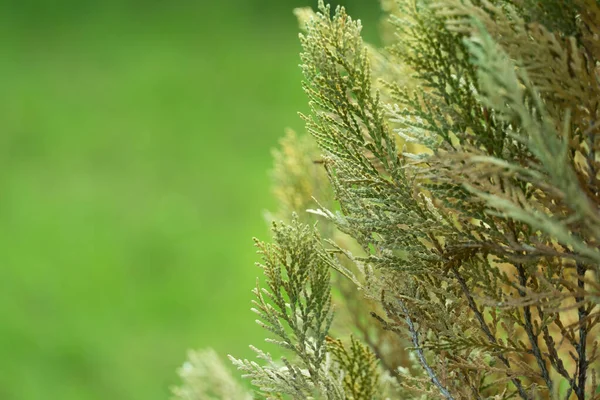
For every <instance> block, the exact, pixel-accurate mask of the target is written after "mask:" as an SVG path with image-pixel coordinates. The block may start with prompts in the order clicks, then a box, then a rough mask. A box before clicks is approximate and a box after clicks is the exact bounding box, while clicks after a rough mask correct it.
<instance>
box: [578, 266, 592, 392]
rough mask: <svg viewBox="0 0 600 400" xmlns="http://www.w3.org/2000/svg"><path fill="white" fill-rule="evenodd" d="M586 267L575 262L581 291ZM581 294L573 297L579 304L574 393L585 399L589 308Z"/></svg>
mask: <svg viewBox="0 0 600 400" xmlns="http://www.w3.org/2000/svg"><path fill="white" fill-rule="evenodd" d="M586 270H587V268H586V266H585V265H584V264H582V263H577V286H578V288H579V289H580V290H581V291H582V292H583V290H584V289H585V288H584V286H585V283H584V281H583V278H584V276H585V272H586ZM583 300H584V298H583V296H581V295H579V296H576V297H575V301H576V302H577V303H580V304H581V305H580V306H579V308H577V312H578V317H579V344H578V345H577V346H576V350H577V372H578V374H577V381H578V384H577V388H576V389H575V395H576V396H577V398H578V399H579V400H584V399H585V381H586V379H587V368H588V359H587V354H586V342H587V334H588V331H587V325H588V324H587V321H586V319H587V316H588V314H589V310H588V309H587V307H586V304H585V303H583Z"/></svg>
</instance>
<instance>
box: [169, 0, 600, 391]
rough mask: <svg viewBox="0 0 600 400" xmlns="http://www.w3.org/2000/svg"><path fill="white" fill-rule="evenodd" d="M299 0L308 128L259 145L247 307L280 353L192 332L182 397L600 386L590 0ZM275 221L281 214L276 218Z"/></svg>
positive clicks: (599, 217) (599, 227) (596, 34)
mask: <svg viewBox="0 0 600 400" xmlns="http://www.w3.org/2000/svg"><path fill="white" fill-rule="evenodd" d="M382 4H383V7H384V10H385V11H386V13H387V14H388V17H387V18H386V21H385V22H384V23H383V24H382V40H383V42H384V46H383V48H375V47H373V46H370V45H368V44H366V43H364V42H363V40H362V39H361V36H360V34H361V23H360V21H357V20H353V19H352V18H351V17H350V16H348V15H347V14H346V12H345V10H344V9H343V8H339V7H338V8H336V9H335V11H333V12H332V10H331V8H330V7H329V6H325V5H323V3H321V4H320V5H319V9H318V11H317V12H313V11H312V10H310V9H302V10H297V15H298V17H299V19H300V21H301V25H302V29H303V33H302V34H301V35H300V40H301V43H302V48H303V52H302V54H301V59H302V71H303V74H304V83H303V87H304V90H305V92H306V94H307V96H308V99H309V104H310V108H311V113H310V114H309V115H303V116H302V118H303V119H304V121H305V122H306V130H307V132H308V133H309V135H305V136H298V135H296V134H294V133H293V132H290V133H288V134H287V136H286V137H285V138H284V139H283V140H282V142H281V148H280V149H279V150H277V151H275V153H274V158H275V168H274V173H273V177H274V183H275V190H274V192H275V195H276V196H277V198H278V200H279V204H280V206H279V209H278V210H277V211H275V212H274V213H273V214H272V215H271V216H270V218H271V219H272V220H273V221H276V222H274V223H273V239H272V241H271V242H269V243H267V242H263V241H259V240H257V241H256V246H257V248H258V252H259V254H260V256H261V262H260V263H259V266H260V267H261V269H262V271H263V273H264V283H258V284H257V286H256V288H255V289H254V295H255V297H256V298H255V300H254V306H253V311H254V312H255V313H256V314H257V315H258V320H257V322H258V324H260V325H261V326H262V327H264V328H265V329H266V331H268V335H269V338H268V339H267V341H268V342H271V343H274V344H276V345H278V346H280V347H281V348H282V349H283V350H284V353H285V354H286V355H285V357H283V358H281V359H273V358H272V357H271V356H270V355H269V354H268V353H266V352H264V351H263V350H260V349H259V348H255V347H253V349H254V351H255V352H256V357H257V360H255V361H251V360H241V359H237V358H235V357H231V356H230V360H231V361H232V362H233V365H234V366H235V367H237V369H239V370H241V371H242V373H243V374H244V377H246V378H248V379H249V380H250V382H251V384H252V386H253V392H250V389H247V387H248V386H244V385H241V384H240V383H237V382H235V380H234V379H233V378H232V375H231V372H230V371H229V370H228V369H227V367H225V366H224V365H223V364H222V361H219V360H218V358H217V356H216V355H215V354H214V352H210V351H208V352H206V351H205V352H198V353H191V356H190V360H189V361H188V362H187V363H186V364H185V365H184V367H183V368H182V369H181V371H180V373H181V376H182V378H183V384H182V385H181V387H179V388H177V389H175V394H176V396H177V397H178V398H180V399H188V400H199V399H245V398H248V399H249V398H253V397H254V398H267V399H310V398H314V399H332V400H333V399H336V400H337V399H456V400H458V399H550V398H552V399H554V398H556V399H579V400H583V399H600V389H599V387H598V372H599V362H598V331H599V330H598V323H599V322H600V307H599V304H600V281H599V272H600V271H599V265H600V251H599V249H598V245H599V240H600V212H599V208H598V207H599V205H600V175H599V170H600V155H599V153H597V152H596V150H597V149H600V132H599V130H598V114H599V113H600V110H599V102H600V81H599V78H600V75H599V74H600V69H599V68H600V64H599V61H600V5H599V3H598V2H597V0H535V1H534V0H398V1H383V3H382ZM279 221H284V222H279Z"/></svg>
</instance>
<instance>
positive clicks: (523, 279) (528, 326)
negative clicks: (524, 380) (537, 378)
mask: <svg viewBox="0 0 600 400" xmlns="http://www.w3.org/2000/svg"><path fill="white" fill-rule="evenodd" d="M517 271H518V272H519V284H520V285H521V286H523V287H525V286H526V285H527V276H526V275H525V268H524V267H523V265H522V264H517ZM517 290H518V291H519V295H520V296H521V297H524V296H525V292H524V291H523V290H522V289H520V288H518V289H517ZM523 314H524V317H525V323H524V328H525V332H527V337H528V338H529V342H530V343H531V350H532V352H533V355H534V356H535V360H536V361H537V364H538V366H539V367H540V371H541V373H542V378H543V379H544V381H545V382H546V386H547V387H548V391H549V392H550V393H552V379H550V374H549V373H548V367H547V366H546V360H545V359H544V356H543V355H542V351H541V350H540V346H539V343H538V335H536V334H535V332H533V323H532V317H531V308H530V307H529V306H525V307H523Z"/></svg>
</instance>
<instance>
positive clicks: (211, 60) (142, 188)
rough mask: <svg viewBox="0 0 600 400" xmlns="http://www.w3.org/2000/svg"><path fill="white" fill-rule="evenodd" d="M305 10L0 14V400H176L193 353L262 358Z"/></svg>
mask: <svg viewBox="0 0 600 400" xmlns="http://www.w3.org/2000/svg"><path fill="white" fill-rule="evenodd" d="M310 3H311V2H310V1H308V0H306V1H291V0H285V1H284V0H278V1H276V0H263V1H259V0H247V1H243V0H238V1H227V2H222V3H220V2H214V3H213V2H208V1H204V0H197V1H183V0H175V1H162V2H159V1H137V2H136V1H125V2H123V1H103V2H100V1H90V0H87V1H86V0H82V1H81V0H80V1H74V0H56V1H41V0H40V1H21V0H12V1H9V0H5V1H4V2H2V3H1V4H0V82H1V90H0V399H2V400H30V399H31V400H33V399H36V400H37V399H40V400H42V399H44V400H46V399H49V400H53V399H60V400H75V399H77V400H96V399H97V400H120V399H123V400H125V399H127V400H129V399H144V400H155V399H156V400H159V399H167V398H168V397H169V386H171V385H172V384H175V383H177V378H176V374H175V369H176V367H177V366H178V365H180V364H181V363H182V362H183V361H184V358H185V351H186V349H188V348H202V347H207V346H212V347H214V348H215V349H217V350H218V351H219V352H220V353H221V354H223V355H224V354H227V353H233V354H236V355H240V356H250V352H249V351H248V348H247V345H248V344H251V343H254V344H259V343H260V342H261V340H262V338H263V337H264V334H263V332H261V331H260V329H259V328H258V327H256V326H255V324H254V322H253V320H254V316H253V314H252V313H251V312H249V307H250V300H251V293H250V290H251V288H252V287H253V285H254V282H255V279H256V277H257V276H258V275H259V270H258V269H257V268H255V267H254V266H253V263H254V262H255V261H256V255H255V250H254V248H253V246H252V242H251V238H252V236H260V237H263V238H267V237H268V231H267V228H266V226H265V223H264V220H263V217H262V212H263V210H264V209H266V208H269V207H273V200H272V199H271V198H270V194H269V181H268V173H267V171H268V169H269V167H270V165H271V159H270V153H269V151H270V149H271V148H272V147H274V146H275V145H276V143H277V139H278V138H279V137H280V136H281V134H282V132H283V129H284V128H285V127H287V126H291V127H293V128H296V129H298V130H302V123H301V121H300V120H299V118H298V117H297V116H296V111H298V110H305V109H306V106H305V98H304V95H303V93H302V91H301V88H300V80H301V76H300V71H299V68H298V67H297V65H298V63H299V58H298V52H299V45H298V41H297V23H296V22H295V20H294V17H293V15H292V13H291V9H292V8H294V7H296V6H302V5H310ZM345 3H346V4H348V3H349V4H348V5H349V9H350V11H351V12H352V13H354V14H356V15H358V16H359V17H363V18H364V19H367V20H368V21H375V20H376V15H377V14H376V13H377V10H378V5H377V4H376V2H375V1H367V2H360V1H354V2H353V3H352V2H345ZM359 3H363V4H359ZM375 30H376V29H374V27H373V26H372V25H371V27H370V30H369V31H368V32H367V34H370V35H371V36H373V33H374V32H375Z"/></svg>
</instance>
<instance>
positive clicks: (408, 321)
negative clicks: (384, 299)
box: [397, 299, 454, 400]
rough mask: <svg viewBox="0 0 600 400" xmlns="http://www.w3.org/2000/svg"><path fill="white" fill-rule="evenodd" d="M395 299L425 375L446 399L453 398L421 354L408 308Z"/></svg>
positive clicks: (451, 399)
mask: <svg viewBox="0 0 600 400" xmlns="http://www.w3.org/2000/svg"><path fill="white" fill-rule="evenodd" d="M397 300H398V304H400V308H401V309H402V312H403V313H404V315H405V319H406V324H407V325H408V330H409V332H410V336H411V338H412V343H413V346H414V348H415V351H416V352H417V357H418V358H419V361H420V362H421V365H422V366H423V368H425V371H426V372H427V375H429V378H431V382H432V383H433V384H434V385H435V386H437V387H438V389H439V390H440V392H441V393H442V395H443V396H444V397H445V398H446V399H448V400H454V397H452V395H451V394H450V392H449V391H448V389H446V388H445V387H444V385H442V383H441V382H440V381H439V379H438V378H437V376H436V375H435V372H434V371H433V370H432V369H431V367H430V366H429V364H428V363H427V360H426V359H425V355H424V354H423V349H422V348H421V346H420V345H419V333H418V332H417V331H416V329H415V325H414V324H413V321H412V319H411V318H410V314H409V313H408V309H407V308H406V305H405V304H404V302H403V301H402V300H400V299H397Z"/></svg>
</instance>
